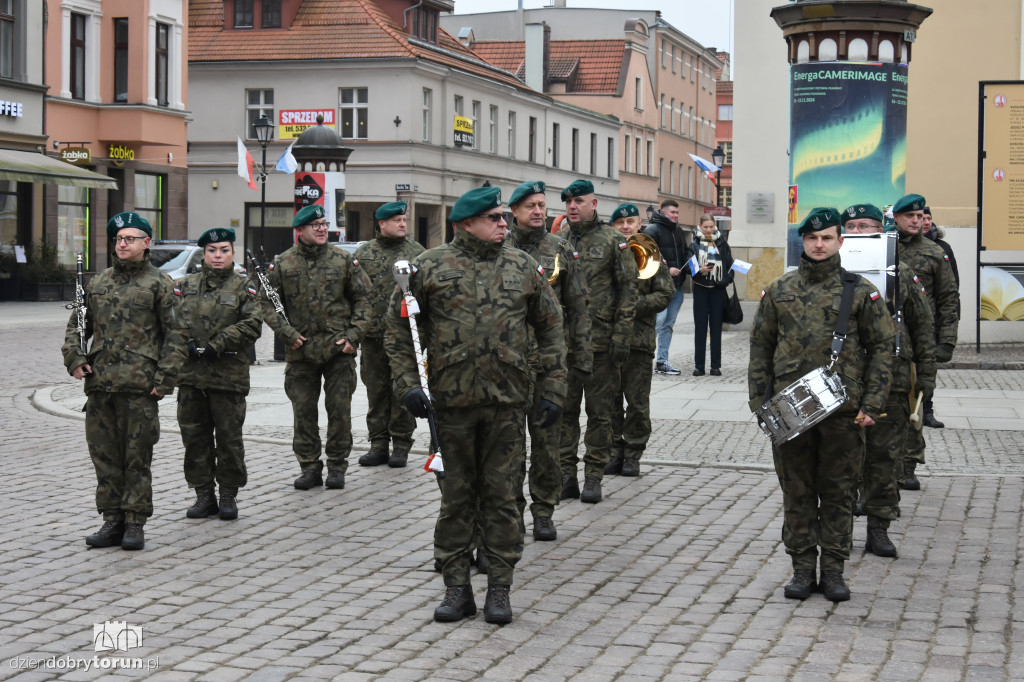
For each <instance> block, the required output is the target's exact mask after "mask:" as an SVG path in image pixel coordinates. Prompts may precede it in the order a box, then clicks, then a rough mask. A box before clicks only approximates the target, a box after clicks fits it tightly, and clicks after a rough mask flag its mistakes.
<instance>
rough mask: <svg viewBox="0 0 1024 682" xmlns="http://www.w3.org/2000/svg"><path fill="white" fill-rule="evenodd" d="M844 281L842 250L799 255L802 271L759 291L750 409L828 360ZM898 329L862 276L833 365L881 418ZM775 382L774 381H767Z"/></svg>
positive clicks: (856, 402) (858, 401)
mask: <svg viewBox="0 0 1024 682" xmlns="http://www.w3.org/2000/svg"><path fill="white" fill-rule="evenodd" d="M842 297H843V281H842V275H841V269H840V266H839V255H838V254H836V255H834V256H832V257H831V258H827V259H825V260H823V261H819V262H815V261H811V260H809V259H807V258H806V256H804V257H801V259H800V267H799V269H797V270H795V271H793V272H787V273H786V274H784V275H782V276H781V277H778V278H777V279H775V280H774V281H772V282H771V283H770V284H769V285H768V286H767V287H765V290H764V291H763V292H762V294H761V304H760V305H759V306H758V308H757V314H756V315H755V317H754V326H753V329H752V330H751V332H750V365H749V367H748V370H747V388H748V391H749V396H750V403H749V405H750V409H751V411H753V410H754V409H756V408H758V407H760V405H761V402H762V401H763V399H764V396H765V393H766V389H770V390H767V393H768V394H769V395H773V394H774V393H775V392H777V391H779V390H781V389H783V388H785V387H786V386H788V385H789V384H791V383H793V382H794V381H796V380H797V379H799V378H800V377H802V376H803V375H805V374H807V373H808V372H810V371H812V370H814V369H816V368H818V367H822V366H826V365H828V364H829V360H830V358H831V345H832V333H833V332H834V331H835V327H836V319H837V318H838V317H839V304H840V301H841V300H842ZM895 336H896V327H895V325H893V322H892V315H890V314H889V310H888V309H887V308H886V307H885V302H884V300H883V299H882V297H881V295H880V294H879V293H878V290H877V289H875V287H874V286H873V285H872V284H871V283H870V282H868V281H867V280H866V279H864V278H863V277H861V278H860V281H859V282H858V283H857V286H856V288H855V289H854V297H853V310H852V312H851V313H850V322H849V325H848V327H847V333H846V342H845V343H844V344H843V351H842V353H841V354H840V355H839V359H838V360H837V361H836V364H835V365H834V366H833V369H834V370H835V371H836V372H838V373H839V374H840V375H841V376H842V377H843V383H844V384H845V385H846V392H847V395H848V396H849V400H848V402H847V404H846V405H844V407H842V408H840V409H841V410H843V411H848V410H849V409H852V411H853V412H856V411H857V410H858V409H859V410H862V411H863V412H864V413H865V414H867V415H868V416H870V417H872V418H873V419H878V415H879V414H881V412H882V410H883V408H884V406H885V399H886V396H887V395H888V392H889V383H890V380H891V379H892V351H893V342H894V340H895ZM771 381H774V384H773V385H772V386H769V382H771Z"/></svg>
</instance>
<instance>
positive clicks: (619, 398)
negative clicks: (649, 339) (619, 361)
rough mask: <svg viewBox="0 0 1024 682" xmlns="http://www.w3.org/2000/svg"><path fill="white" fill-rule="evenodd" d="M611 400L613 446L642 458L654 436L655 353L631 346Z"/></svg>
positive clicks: (625, 454)
mask: <svg viewBox="0 0 1024 682" xmlns="http://www.w3.org/2000/svg"><path fill="white" fill-rule="evenodd" d="M622 367H623V369H622V372H621V376H620V385H619V389H618V390H617V391H615V397H614V399H613V401H612V434H613V442H612V448H613V449H614V450H616V451H618V450H621V451H622V453H623V455H624V456H625V457H633V458H636V459H640V457H641V456H642V455H643V454H644V450H645V449H646V448H647V441H648V440H650V438H651V380H652V379H653V378H654V353H652V352H650V351H644V350H637V349H635V348H633V349H630V351H629V359H628V360H627V361H626V364H625V365H623V366H622Z"/></svg>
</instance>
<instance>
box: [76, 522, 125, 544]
mask: <svg viewBox="0 0 1024 682" xmlns="http://www.w3.org/2000/svg"><path fill="white" fill-rule="evenodd" d="M123 537H124V518H123V517H122V518H120V519H118V520H117V521H104V522H103V525H102V526H100V529H99V530H98V531H96V532H95V533H93V534H92V535H87V536H86V538H85V544H87V545H89V546H90V547H116V546H117V545H120V544H121V538H123Z"/></svg>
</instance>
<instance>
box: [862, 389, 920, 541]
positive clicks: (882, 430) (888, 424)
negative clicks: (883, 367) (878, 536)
mask: <svg viewBox="0 0 1024 682" xmlns="http://www.w3.org/2000/svg"><path fill="white" fill-rule="evenodd" d="M885 413H886V416H884V417H882V418H881V419H879V420H878V421H876V422H875V425H874V426H869V427H868V428H867V434H865V435H866V441H867V447H866V449H865V452H864V467H863V470H862V471H863V473H862V483H861V489H862V490H863V491H864V513H865V514H866V515H867V517H868V525H869V526H877V527H880V528H888V527H889V523H890V522H891V521H895V520H896V519H898V518H899V515H900V489H899V486H898V485H897V484H896V481H897V480H898V479H900V478H902V477H903V470H902V469H900V468H898V467H899V466H900V465H901V464H902V463H903V462H902V457H901V455H902V453H903V447H904V443H905V442H906V440H907V432H908V431H914V429H913V428H911V427H910V404H909V403H908V402H907V394H906V393H901V392H894V393H890V394H889V398H888V400H887V401H886V403H885Z"/></svg>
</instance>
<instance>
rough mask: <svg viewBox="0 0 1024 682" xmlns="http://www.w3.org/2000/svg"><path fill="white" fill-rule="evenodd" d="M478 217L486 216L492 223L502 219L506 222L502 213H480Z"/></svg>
mask: <svg viewBox="0 0 1024 682" xmlns="http://www.w3.org/2000/svg"><path fill="white" fill-rule="evenodd" d="M478 217H480V218H486V219H487V220H490V221H491V222H492V223H500V222H501V221H502V220H505V221H506V222H507V219H506V216H505V214H504V213H481V214H480V215H479V216H478Z"/></svg>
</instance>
